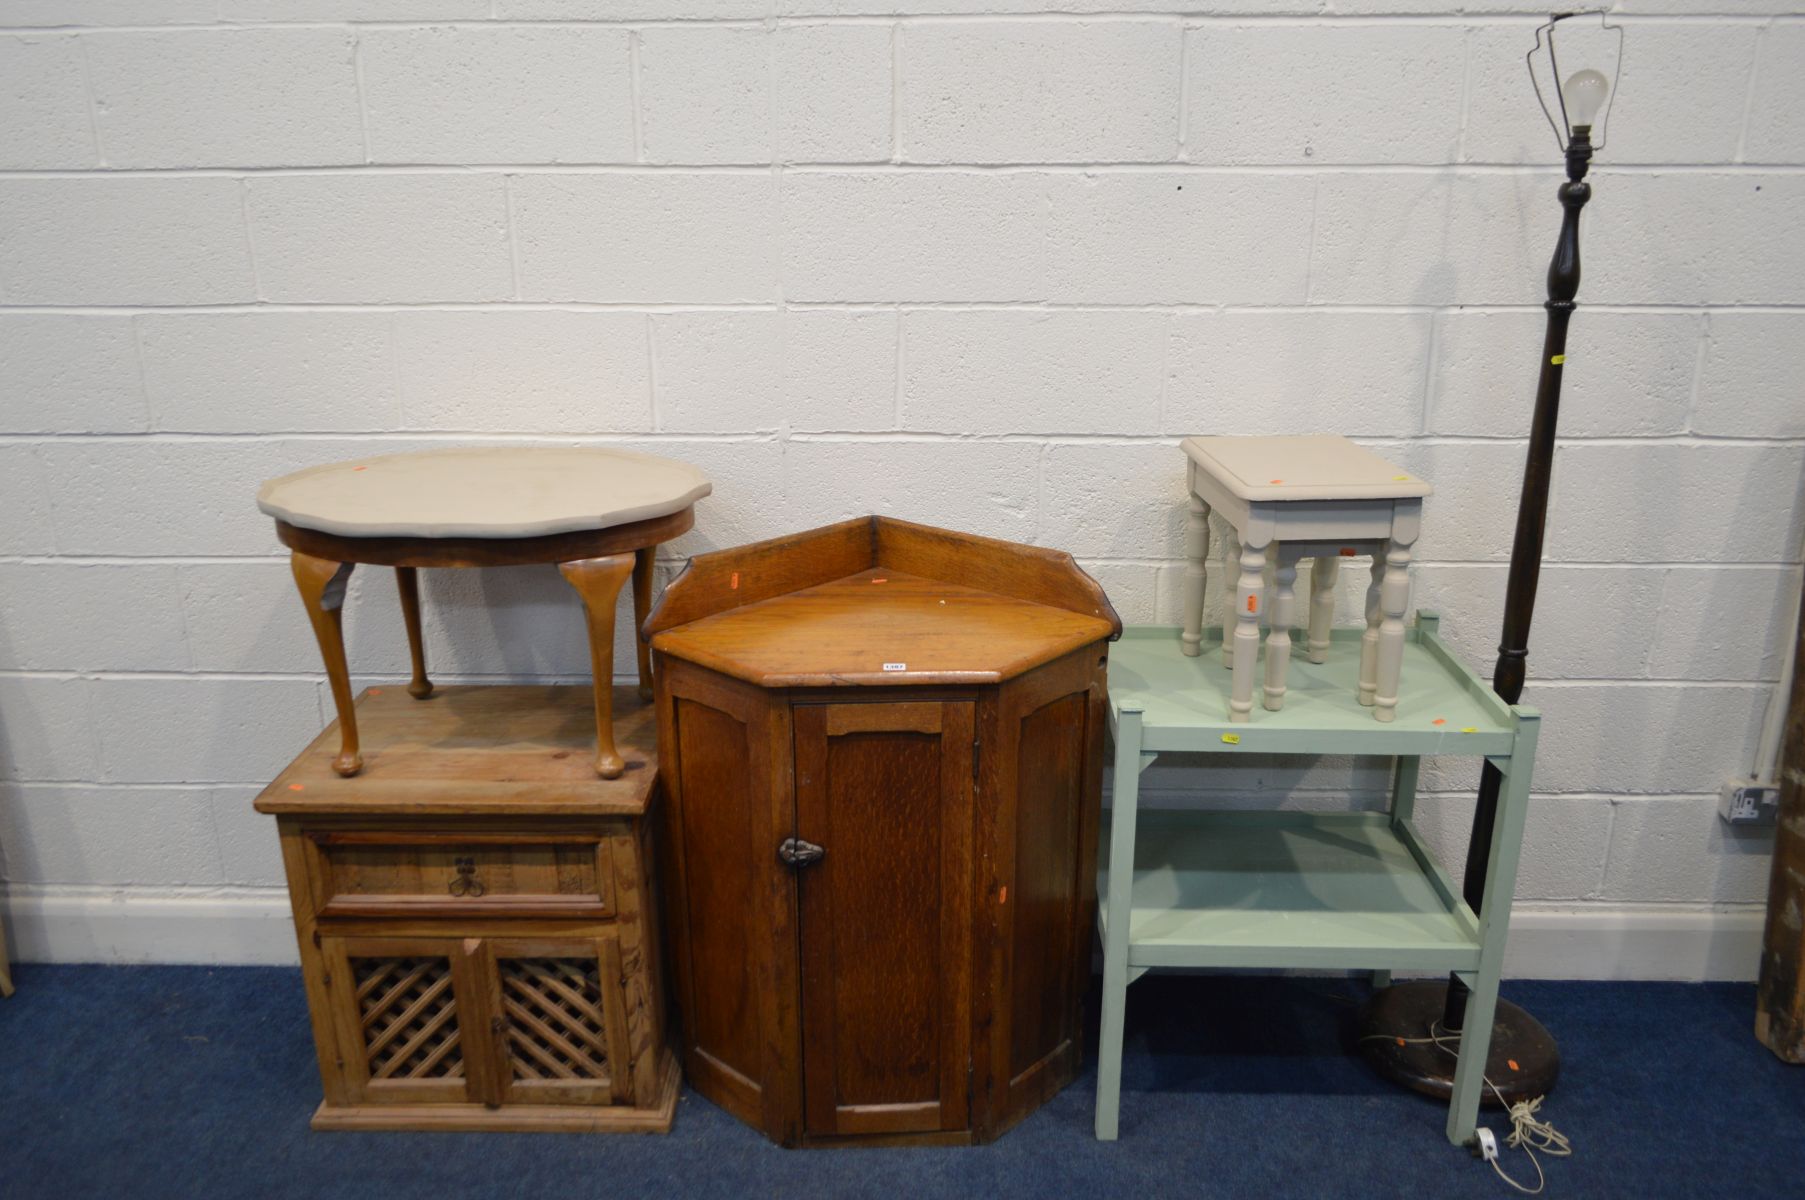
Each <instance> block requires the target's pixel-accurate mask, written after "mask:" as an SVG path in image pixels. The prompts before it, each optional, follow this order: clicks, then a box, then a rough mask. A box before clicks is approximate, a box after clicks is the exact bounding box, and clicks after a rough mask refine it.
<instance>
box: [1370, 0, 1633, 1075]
mask: <svg viewBox="0 0 1805 1200" xmlns="http://www.w3.org/2000/svg"><path fill="white" fill-rule="evenodd" d="M1573 15H1575V14H1571V13H1564V14H1561V15H1558V16H1555V17H1554V18H1552V19H1551V20H1550V21H1549V22H1548V23H1547V24H1545V25H1543V26H1542V27H1541V28H1539V29H1537V30H1536V45H1535V48H1534V49H1532V50H1531V51H1530V52H1529V54H1528V55H1527V56H1526V59H1527V61H1528V63H1529V74H1530V79H1531V80H1532V81H1533V82H1534V83H1535V86H1536V96H1537V97H1538V98H1539V99H1541V101H1542V111H1543V112H1544V113H1545V114H1546V115H1547V117H1548V123H1549V124H1550V125H1552V126H1553V127H1554V131H1555V136H1556V137H1557V138H1558V139H1560V141H1561V143H1562V145H1563V148H1564V152H1565V155H1566V160H1567V182H1566V183H1563V184H1562V185H1561V187H1560V192H1559V196H1560V202H1561V209H1562V218H1561V232H1560V237H1559V239H1558V240H1557V241H1556V243H1555V248H1554V258H1553V260H1552V261H1551V262H1550V263H1549V264H1548V299H1547V301H1546V302H1545V303H1544V305H1543V307H1544V308H1546V309H1547V311H1548V327H1547V333H1546V335H1545V336H1544V338H1543V342H1542V360H1541V376H1540V381H1539V383H1538V384H1537V387H1536V400H1535V414H1534V416H1533V418H1532V419H1531V422H1530V428H1529V452H1528V455H1527V457H1526V459H1525V462H1524V466H1523V489H1522V493H1521V496H1520V498H1519V500H1518V502H1517V531H1516V539H1515V541H1514V542H1513V543H1512V546H1511V555H1510V576H1509V581H1508V583H1507V584H1506V586H1505V593H1504V632H1503V636H1502V638H1501V639H1500V641H1499V645H1498V664H1497V666H1496V667H1495V668H1494V669H1493V672H1492V690H1494V691H1495V692H1497V693H1498V695H1499V696H1500V697H1502V698H1503V699H1504V701H1505V703H1507V704H1515V703H1516V702H1517V700H1518V699H1519V698H1520V697H1521V696H1522V694H1523V683H1524V680H1525V678H1526V676H1527V673H1528V659H1529V623H1530V618H1531V617H1532V616H1533V615H1534V612H1535V598H1536V584H1537V582H1538V580H1539V578H1540V576H1541V570H1542V540H1543V533H1544V529H1545V527H1546V525H1547V517H1548V489H1549V483H1550V479H1551V477H1552V474H1553V470H1554V438H1555V425H1556V422H1557V420H1558V418H1559V415H1560V399H1561V373H1562V369H1563V367H1564V366H1565V364H1566V361H1567V325H1568V322H1570V321H1571V320H1572V318H1573V310H1574V307H1575V304H1574V297H1575V296H1576V295H1577V294H1578V293H1579V212H1580V209H1582V208H1584V207H1585V204H1586V201H1587V200H1589V199H1591V196H1592V186H1591V185H1590V184H1589V183H1587V182H1586V181H1585V177H1586V169H1587V167H1588V165H1589V164H1590V163H1591V160H1592V153H1593V151H1594V150H1596V149H1598V148H1599V147H1602V146H1603V145H1604V118H1605V116H1606V115H1607V113H1606V101H1607V99H1608V98H1609V97H1610V94H1611V90H1612V89H1611V81H1610V79H1608V78H1606V76H1605V75H1604V74H1603V73H1602V72H1600V71H1597V70H1594V69H1591V68H1585V69H1582V70H1578V71H1574V72H1572V73H1571V74H1570V75H1567V76H1566V77H1565V79H1564V80H1563V78H1562V76H1561V73H1560V72H1561V67H1560V64H1559V62H1558V60H1557V57H1556V50H1555V27H1556V26H1557V25H1559V24H1560V23H1561V22H1562V21H1564V20H1566V19H1568V17H1570V16H1573ZM1600 24H1601V28H1603V29H1606V30H1609V31H1612V32H1615V33H1616V35H1617V41H1618V50H1619V54H1618V61H1619V63H1620V62H1621V44H1622V33H1621V31H1620V30H1617V29H1616V27H1614V26H1610V25H1608V24H1604V23H1603V19H1602V17H1601V18H1600ZM1544 38H1545V40H1544ZM1544 51H1545V58H1546V64H1547V65H1546V71H1547V74H1548V76H1549V78H1550V79H1551V80H1552V81H1553V84H1552V86H1551V88H1550V90H1552V92H1553V94H1554V97H1555V101H1556V106H1557V107H1558V109H1559V112H1560V116H1559V117H1558V118H1557V117H1556V116H1555V113H1554V112H1553V111H1551V110H1550V108H1549V105H1548V100H1547V97H1546V94H1545V93H1544V91H1543V82H1542V78H1541V76H1542V70H1540V69H1539V62H1538V59H1539V57H1543V56H1544ZM1595 131H1596V133H1597V134H1598V137H1597V140H1596V141H1594V140H1593V136H1592V135H1593V133H1594V132H1595ZM1502 783H1503V776H1502V775H1501V774H1500V773H1499V771H1498V769H1497V768H1496V767H1494V766H1492V765H1491V763H1489V762H1488V763H1486V765H1485V768H1484V773H1483V775H1482V776H1481V777H1480V781H1479V803H1478V807H1477V808H1476V810H1475V811H1474V813H1473V831H1472V835H1471V837H1470V839H1469V841H1468V849H1467V866H1466V876H1465V878H1464V880H1463V881H1462V887H1461V893H1462V897H1463V898H1464V899H1465V900H1466V902H1467V904H1468V906H1470V907H1471V908H1472V909H1473V911H1474V912H1475V913H1477V912H1479V909H1480V904H1481V901H1482V899H1483V897H1484V895H1485V873H1486V863H1487V860H1488V859H1489V858H1490V856H1491V838H1492V822H1493V819H1494V817H1495V816H1496V813H1497V808H1498V793H1499V787H1500V785H1501V784H1502ZM1466 1000H1467V988H1466V985H1465V984H1463V983H1462V982H1461V981H1460V979H1459V977H1458V976H1453V975H1450V976H1449V977H1448V981H1447V983H1445V984H1443V983H1438V982H1433V981H1426V982H1417V983H1403V984H1396V985H1393V986H1391V987H1387V988H1383V989H1381V990H1380V991H1378V992H1377V993H1375V995H1374V996H1373V999H1372V1002H1371V1003H1370V1004H1369V1005H1368V1006H1367V1008H1366V1010H1365V1012H1364V1014H1363V1015H1362V1018H1361V1031H1360V1032H1361V1035H1362V1036H1361V1040H1360V1045H1361V1048H1362V1051H1363V1052H1364V1053H1365V1054H1366V1056H1367V1059H1368V1060H1369V1061H1370V1062H1371V1063H1372V1064H1373V1066H1374V1067H1375V1068H1376V1069H1377V1070H1378V1071H1379V1073H1380V1074H1382V1075H1384V1076H1385V1077H1386V1078H1388V1079H1391V1080H1392V1081H1394V1082H1396V1083H1400V1084H1403V1085H1404V1086H1406V1087H1409V1088H1413V1089H1415V1090H1417V1091H1420V1092H1425V1093H1428V1094H1429V1095H1434V1096H1444V1097H1445V1096H1447V1095H1448V1094H1449V1093H1450V1092H1451V1091H1452V1089H1453V1084H1454V1067H1455V1057H1454V1055H1453V1053H1452V1052H1451V1051H1450V1050H1449V1049H1447V1048H1446V1047H1445V1046H1444V1045H1443V1039H1441V1038H1439V1036H1438V1035H1439V1034H1441V1033H1449V1034H1452V1033H1457V1032H1458V1031H1459V1029H1460V1026H1461V1019H1462V1017H1463V1015H1464V1013H1465V1011H1466ZM1560 1069H1561V1059H1560V1050H1559V1048H1558V1047H1557V1046H1556V1045H1555V1042H1554V1038H1553V1037H1552V1036H1550V1035H1549V1033H1548V1031H1547V1030H1546V1029H1544V1028H1543V1027H1542V1025H1541V1023H1540V1022H1539V1021H1537V1020H1536V1019H1535V1018H1534V1017H1532V1016H1530V1015H1529V1014H1528V1013H1527V1012H1525V1011H1524V1010H1523V1009H1521V1008H1519V1007H1518V1006H1516V1005H1514V1004H1511V1003H1510V1002H1508V1001H1506V1000H1503V999H1500V1000H1499V1001H1498V1011H1497V1016H1496V1019H1495V1025H1494V1028H1493V1030H1492V1041H1491V1054H1490V1057H1489V1058H1488V1059H1487V1063H1486V1078H1487V1079H1489V1080H1490V1081H1491V1083H1492V1085H1493V1087H1495V1088H1496V1093H1494V1092H1493V1089H1492V1088H1487V1089H1486V1090H1485V1092H1484V1093H1483V1097H1484V1099H1485V1100H1486V1101H1488V1102H1489V1101H1496V1100H1502V1102H1504V1103H1515V1102H1516V1101H1518V1100H1522V1099H1527V1098H1529V1097H1533V1096H1541V1095H1545V1094H1546V1093H1547V1092H1548V1091H1549V1090H1550V1089H1551V1088H1553V1086H1554V1083H1555V1080H1556V1079H1557V1078H1558V1077H1559V1075H1560Z"/></svg>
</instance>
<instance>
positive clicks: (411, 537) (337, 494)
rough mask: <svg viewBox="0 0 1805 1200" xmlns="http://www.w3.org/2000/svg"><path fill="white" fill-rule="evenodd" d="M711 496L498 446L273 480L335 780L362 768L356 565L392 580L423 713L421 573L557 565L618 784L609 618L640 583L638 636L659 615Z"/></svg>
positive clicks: (628, 457) (639, 464) (266, 489)
mask: <svg viewBox="0 0 1805 1200" xmlns="http://www.w3.org/2000/svg"><path fill="white" fill-rule="evenodd" d="M712 487H713V485H712V484H710V483H709V481H708V477H707V476H706V475H704V474H702V472H701V471H699V470H697V469H696V468H695V467H692V466H690V465H689V464H687V463H681V462H676V461H674V460H672V459H668V458H654V457H653V456H652V455H650V454H633V453H630V452H628V451H625V450H610V449H604V448H600V447H594V448H588V447H576V446H493V447H479V448H473V449H446V450H424V451H419V452H416V453H413V454H387V455H380V456H377V457H373V458H363V459H354V460H352V461H350V462H341V463H327V464H325V465H323V466H318V467H310V468H308V469H307V470H305V471H297V472H295V473H294V474H293V475H284V476H282V477H281V478H280V479H272V480H270V481H269V482H268V483H266V484H264V485H263V488H262V490H261V491H259V492H258V493H257V507H258V508H261V509H262V510H263V511H264V512H266V513H268V514H269V515H270V516H272V517H274V518H275V519H276V536H277V537H278V538H279V539H280V540H281V541H282V544H283V545H285V546H287V547H288V548H289V549H290V550H291V551H293V554H292V556H291V561H292V564H293V567H294V576H295V584H296V586H297V587H299V588H300V591H301V601H302V603H303V604H305V605H306V606H307V617H308V620H309V621H311V622H312V624H313V632H314V637H315V639H316V640H317V641H318V642H319V644H320V656H321V658H323V659H324V660H325V664H326V678H327V680H328V681H329V682H330V683H331V685H332V701H333V704H334V706H335V707H336V708H337V710H338V724H339V736H340V746H341V749H340V751H339V756H338V758H337V760H336V761H335V763H334V769H335V770H337V771H338V773H339V774H340V775H345V776H351V775H355V774H357V772H358V771H359V770H361V769H362V768H363V757H362V754H361V753H360V752H359V749H358V741H357V713H356V710H355V708H354V707H353V701H352V697H351V677H350V671H349V668H348V666H347V664H346V662H345V641H344V633H343V631H342V629H341V627H340V626H341V621H342V612H341V610H342V608H343V606H344V602H345V587H346V585H347V583H348V581H349V580H350V577H351V569H352V568H353V567H354V566H355V565H356V564H358V563H372V564H376V565H380V566H389V567H394V568H395V577H396V583H397V586H398V587H399V589H400V592H401V616H402V623H403V624H404V625H405V626H406V627H407V641H408V651H409V653H410V655H411V657H412V659H413V668H414V675H413V680H412V682H410V683H409V684H408V688H407V690H408V693H409V694H410V695H412V696H413V697H414V698H415V699H416V700H424V699H426V698H427V697H428V696H430V695H432V681H431V680H429V679H428V678H427V677H426V651H425V647H424V643H423V640H422V638H421V633H420V585H419V580H418V571H419V568H421V567H506V566H522V565H526V564H529V563H556V564H557V566H558V570H559V571H560V572H562V573H563V575H564V578H566V579H568V580H569V581H570V583H571V586H572V587H574V588H576V590H577V593H578V595H580V596H581V597H582V599H583V607H584V609H585V611H586V613H587V615H588V624H589V663H590V669H591V671H592V673H593V674H594V677H595V724H596V759H595V769H596V774H598V775H600V776H601V777H602V778H603V779H618V778H619V777H620V774H621V772H622V771H624V770H625V769H626V760H625V759H624V758H622V757H621V754H620V752H619V750H618V749H617V748H616V747H615V744H614V716H613V711H614V710H613V694H614V688H613V682H614V609H615V603H616V601H617V600H618V599H619V597H620V590H621V587H622V586H623V585H624V584H625V583H626V581H627V577H628V575H629V574H631V575H632V577H633V613H634V619H633V624H634V627H635V629H637V628H638V626H639V624H640V623H641V622H643V621H644V620H645V617H646V612H647V610H648V609H650V608H651V603H652V559H653V555H654V553H655V552H656V550H657V548H658V544H659V543H660V542H666V541H669V540H670V539H672V538H674V537H676V536H677V535H678V534H680V533H683V532H684V531H685V530H687V529H689V528H690V527H691V526H692V525H694V524H695V503H696V501H697V500H700V499H701V498H702V497H704V496H706V495H708V493H709V492H710V491H711V490H712ZM638 650H639V656H638V657H639V690H640V695H641V696H642V697H643V698H645V699H648V700H649V699H650V698H651V694H652V678H651V660H650V658H649V656H648V653H647V647H646V645H645V643H644V641H640V642H639V646H638Z"/></svg>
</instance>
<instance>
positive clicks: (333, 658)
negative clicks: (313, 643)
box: [290, 550, 364, 776]
mask: <svg viewBox="0 0 1805 1200" xmlns="http://www.w3.org/2000/svg"><path fill="white" fill-rule="evenodd" d="M290 565H291V566H292V567H293V569H294V573H295V586H296V587H297V588H299V589H300V591H301V603H302V604H303V605H305V606H306V608H307V619H308V620H309V621H311V622H313V636H314V638H315V639H316V640H317V641H318V642H319V643H320V657H321V658H322V659H324V660H325V661H326V680H327V682H328V683H330V684H331V685H332V705H333V707H334V708H335V709H337V710H338V736H339V753H338V757H337V758H335V759H333V760H332V769H333V770H334V771H337V772H338V773H339V774H340V775H347V776H348V775H355V774H357V773H358V771H360V770H362V769H363V765H364V760H363V755H361V754H359V753H358V751H357V713H356V711H355V710H354V709H353V708H352V704H351V671H350V668H349V667H347V666H346V665H345V630H344V624H343V616H344V607H345V585H346V584H347V583H349V582H350V580H351V567H352V565H353V564H351V563H338V562H332V561H330V560H328V559H324V558H315V557H313V556H312V555H311V554H302V553H301V552H300V551H299V550H296V551H295V552H294V554H293V555H292V556H291V558H290Z"/></svg>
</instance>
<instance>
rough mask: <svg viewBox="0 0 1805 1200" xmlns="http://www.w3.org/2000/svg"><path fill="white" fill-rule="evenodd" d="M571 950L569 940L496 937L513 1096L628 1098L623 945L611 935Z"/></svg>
mask: <svg viewBox="0 0 1805 1200" xmlns="http://www.w3.org/2000/svg"><path fill="white" fill-rule="evenodd" d="M578 944H581V943H578ZM572 949H574V946H573V945H571V944H569V943H567V944H566V945H564V946H552V945H546V944H544V943H539V944H533V945H525V944H519V943H514V944H510V943H508V942H505V941H499V942H497V943H496V944H495V974H496V980H497V983H498V984H499V985H500V1002H501V1025H500V1030H499V1036H500V1039H501V1040H502V1042H503V1046H502V1052H503V1054H504V1056H505V1058H504V1061H505V1063H506V1068H505V1075H504V1078H505V1079H506V1080H507V1089H508V1099H509V1100H510V1101H513V1102H516V1103H537V1104H607V1103H621V1102H623V1101H625V1100H626V1099H627V1098H628V1097H627V1090H628V1082H629V1081H628V1075H629V1072H628V1071H627V1069H626V1026H625V1017H624V1013H623V1008H622V997H621V989H620V956H619V950H618V947H617V945H616V943H615V942H614V940H613V939H612V938H607V939H604V940H602V941H601V942H599V943H598V942H591V943H587V945H586V947H585V950H584V951H582V952H576V953H572V952H570V951H571V950H572ZM546 951H557V952H554V953H547V952H546ZM610 964H612V965H610Z"/></svg>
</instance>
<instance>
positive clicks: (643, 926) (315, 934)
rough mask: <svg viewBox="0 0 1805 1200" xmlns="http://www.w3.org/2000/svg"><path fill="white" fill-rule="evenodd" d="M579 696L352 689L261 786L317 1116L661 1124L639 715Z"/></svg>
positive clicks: (673, 1083)
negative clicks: (354, 695) (321, 1090)
mask: <svg viewBox="0 0 1805 1200" xmlns="http://www.w3.org/2000/svg"><path fill="white" fill-rule="evenodd" d="M592 696H593V691H592V689H591V688H590V687H589V686H588V685H584V686H581V687H447V688H440V689H436V690H435V691H434V693H433V695H432V696H431V697H430V698H429V699H426V700H415V699H413V698H412V697H410V696H409V695H408V693H407V691H406V690H405V689H404V688H402V687H386V688H370V689H368V690H367V691H365V692H364V693H363V695H362V696H361V697H359V698H358V700H357V718H358V723H359V725H360V727H361V729H362V731H363V734H364V764H363V770H362V771H361V772H360V773H359V774H357V775H355V776H352V777H350V778H345V777H343V776H341V775H340V774H339V773H338V772H337V771H336V770H335V769H334V767H333V760H334V758H335V756H336V755H337V754H338V752H339V736H338V731H337V729H336V728H333V727H330V726H329V727H328V728H327V729H326V731H325V732H324V733H322V734H320V736H319V737H317V738H315V739H314V741H313V744H312V745H310V746H308V748H307V749H306V750H305V751H303V752H302V754H301V756H300V757H299V758H297V759H296V760H295V761H294V762H293V763H292V764H291V765H290V766H289V767H288V769H287V770H285V771H283V772H282V774H281V775H280V776H278V777H277V778H276V780H275V782H273V783H271V784H270V785H269V786H268V787H267V788H265V789H264V790H263V793H262V794H261V795H259V796H258V797H257V802H256V806H257V810H258V811H259V812H265V813H273V814H275V816H276V821H277V827H278V830H279V831H280V833H281V838H282V861H283V865H284V867H285V869H286V871H287V874H288V890H289V896H290V898H291V900H292V902H293V905H294V917H295V932H296V934H297V935H298V937H299V939H300V944H301V970H302V976H303V979H304V981H305V983H306V988H307V1004H308V1009H309V1012H310V1015H311V1017H312V1021H313V1036H314V1043H315V1047H316V1049H317V1050H318V1052H319V1063H320V1076H321V1079H322V1081H323V1083H324V1086H325V1092H326V1098H325V1102H324V1103H322V1104H321V1105H320V1107H319V1110H318V1111H317V1112H316V1113H315V1115H314V1118H313V1126H314V1128H315V1129H428V1130H431V1129H438V1130H448V1129H490V1130H519V1131H528V1130H565V1131H573V1132H587V1131H596V1132H604V1131H655V1132H663V1131H665V1130H667V1129H669V1128H670V1124H671V1115H672V1112H673V1109H674V1107H675V1104H676V1099H677V1081H678V1073H677V1063H676V1060H675V1058H674V1057H673V1056H672V1055H671V1053H670V1051H669V1050H668V1049H667V1048H666V1045H665V1037H664V1027H665V1023H664V1013H663V1000H662V997H663V995H664V992H663V988H662V986H661V984H660V982H659V977H658V952H657V932H656V927H655V925H654V906H653V903H652V899H651V897H652V894H653V893H652V889H651V886H650V885H651V880H650V879H649V878H648V874H647V870H646V864H647V863H648V862H649V861H650V859H649V856H648V853H647V850H648V847H647V839H648V833H649V831H648V827H647V824H646V816H647V811H648V809H649V807H650V806H651V805H652V803H653V802H654V798H655V796H656V792H657V776H658V759H657V754H656V751H655V749H654V741H655V733H654V730H653V721H652V709H651V708H650V706H648V705H646V704H644V703H643V702H640V701H638V700H637V699H636V697H634V695H633V692H632V690H631V689H628V688H619V689H616V695H615V697H614V703H615V712H616V713H617V714H618V716H619V720H618V721H617V733H618V735H619V741H618V745H619V746H620V749H621V751H622V754H623V758H624V760H625V769H624V770H623V771H622V773H621V775H620V777H619V778H618V779H601V778H598V777H597V776H596V773H595V769H594V765H593V763H594V754H595V750H594V746H595V742H594V737H595V710H594V707H593V701H592Z"/></svg>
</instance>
